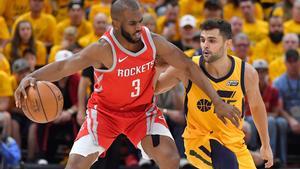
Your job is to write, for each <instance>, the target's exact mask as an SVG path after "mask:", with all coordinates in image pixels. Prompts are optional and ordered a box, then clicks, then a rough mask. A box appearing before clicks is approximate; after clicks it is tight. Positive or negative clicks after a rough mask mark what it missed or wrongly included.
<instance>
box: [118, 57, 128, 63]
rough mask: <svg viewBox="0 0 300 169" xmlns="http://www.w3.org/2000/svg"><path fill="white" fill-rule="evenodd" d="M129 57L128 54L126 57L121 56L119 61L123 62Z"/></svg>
mask: <svg viewBox="0 0 300 169" xmlns="http://www.w3.org/2000/svg"><path fill="white" fill-rule="evenodd" d="M127 58H128V56H126V57H124V58H122V59H121V58H119V63H121V62H123V61H124V60H125V59H127Z"/></svg>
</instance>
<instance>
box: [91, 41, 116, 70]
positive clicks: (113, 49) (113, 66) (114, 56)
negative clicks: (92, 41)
mask: <svg viewBox="0 0 300 169" xmlns="http://www.w3.org/2000/svg"><path fill="white" fill-rule="evenodd" d="M100 39H104V40H105V41H107V42H108V43H109V45H110V47H111V51H112V54H113V64H112V66H111V68H109V69H108V70H105V69H96V68H95V67H94V70H95V71H97V72H104V73H107V72H112V71H113V70H114V69H115V67H116V65H117V55H116V50H115V47H114V45H113V44H112V42H111V41H110V40H109V39H108V37H106V36H102V37H101V38H100Z"/></svg>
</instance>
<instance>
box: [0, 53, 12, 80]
mask: <svg viewBox="0 0 300 169" xmlns="http://www.w3.org/2000/svg"><path fill="white" fill-rule="evenodd" d="M0 71H3V72H5V73H7V74H8V75H10V74H11V72H10V65H9V62H8V60H7V59H6V58H5V56H4V55H3V54H1V53H0Z"/></svg>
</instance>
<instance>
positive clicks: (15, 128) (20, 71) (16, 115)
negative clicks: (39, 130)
mask: <svg viewBox="0 0 300 169" xmlns="http://www.w3.org/2000/svg"><path fill="white" fill-rule="evenodd" d="M12 72H13V79H12V87H13V90H15V89H16V88H17V86H18V84H19V83H20V81H21V80H22V79H23V78H24V77H25V76H26V75H28V74H29V73H30V72H31V71H30V66H29V63H28V62H27V60H26V59H24V58H21V59H17V60H16V61H15V62H14V63H13V65H12ZM10 112H11V115H12V137H13V138H14V139H15V140H16V142H17V143H18V145H19V146H20V147H23V145H22V143H23V142H22V138H27V133H28V127H29V125H30V124H31V121H30V120H29V119H28V118H27V117H25V115H24V113H23V111H22V110H21V109H19V108H16V107H15V105H13V107H12V108H11V110H10Z"/></svg>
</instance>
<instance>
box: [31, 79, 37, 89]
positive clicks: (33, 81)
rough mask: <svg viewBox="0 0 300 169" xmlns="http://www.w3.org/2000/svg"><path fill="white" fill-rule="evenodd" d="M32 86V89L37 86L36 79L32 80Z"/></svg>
mask: <svg viewBox="0 0 300 169" xmlns="http://www.w3.org/2000/svg"><path fill="white" fill-rule="evenodd" d="M30 86H32V87H34V86H36V79H35V78H32V79H30Z"/></svg>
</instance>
